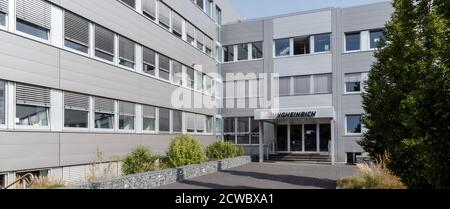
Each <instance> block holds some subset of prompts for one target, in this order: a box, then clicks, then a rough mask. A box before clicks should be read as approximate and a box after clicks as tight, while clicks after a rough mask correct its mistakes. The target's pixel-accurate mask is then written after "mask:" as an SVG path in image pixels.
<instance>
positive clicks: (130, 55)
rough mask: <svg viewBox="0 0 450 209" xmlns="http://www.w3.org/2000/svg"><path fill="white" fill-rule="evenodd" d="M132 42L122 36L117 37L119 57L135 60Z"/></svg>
mask: <svg viewBox="0 0 450 209" xmlns="http://www.w3.org/2000/svg"><path fill="white" fill-rule="evenodd" d="M134 46H135V44H134V42H133V41H131V40H129V39H127V38H124V37H122V36H120V37H119V56H120V58H121V59H126V60H127V61H130V62H133V63H134V62H135V58H134Z"/></svg>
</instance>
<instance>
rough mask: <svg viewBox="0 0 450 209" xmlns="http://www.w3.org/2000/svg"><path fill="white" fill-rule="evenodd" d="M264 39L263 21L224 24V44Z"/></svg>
mask: <svg viewBox="0 0 450 209" xmlns="http://www.w3.org/2000/svg"><path fill="white" fill-rule="evenodd" d="M262 40H263V21H254V22H245V23H241V24H232V25H224V26H223V27H222V45H224V46H226V45H233V44H241V43H250V42H256V41H262Z"/></svg>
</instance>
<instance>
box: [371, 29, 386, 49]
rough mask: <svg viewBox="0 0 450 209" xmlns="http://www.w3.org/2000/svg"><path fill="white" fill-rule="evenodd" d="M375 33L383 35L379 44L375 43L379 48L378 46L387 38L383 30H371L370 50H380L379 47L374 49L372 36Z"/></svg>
mask: <svg viewBox="0 0 450 209" xmlns="http://www.w3.org/2000/svg"><path fill="white" fill-rule="evenodd" d="M373 33H381V36H380V40H379V41H378V42H375V43H376V45H377V46H378V44H379V42H381V41H383V39H385V38H386V36H385V34H384V31H383V29H374V30H369V49H370V50H376V49H377V48H378V47H377V46H375V47H372V34H373Z"/></svg>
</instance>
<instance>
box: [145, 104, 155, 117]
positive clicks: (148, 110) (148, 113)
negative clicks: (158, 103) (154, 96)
mask: <svg viewBox="0 0 450 209" xmlns="http://www.w3.org/2000/svg"><path fill="white" fill-rule="evenodd" d="M142 112H143V115H144V118H155V117H156V114H155V113H156V108H155V107H152V106H147V105H144V106H143V111H142Z"/></svg>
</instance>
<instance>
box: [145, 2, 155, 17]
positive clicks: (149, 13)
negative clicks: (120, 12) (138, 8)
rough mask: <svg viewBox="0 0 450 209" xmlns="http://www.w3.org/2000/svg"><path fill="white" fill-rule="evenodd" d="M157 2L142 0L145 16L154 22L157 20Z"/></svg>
mask: <svg viewBox="0 0 450 209" xmlns="http://www.w3.org/2000/svg"><path fill="white" fill-rule="evenodd" d="M156 1H157V0H142V11H143V13H144V15H145V16H146V17H148V18H150V19H152V20H155V19H156Z"/></svg>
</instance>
